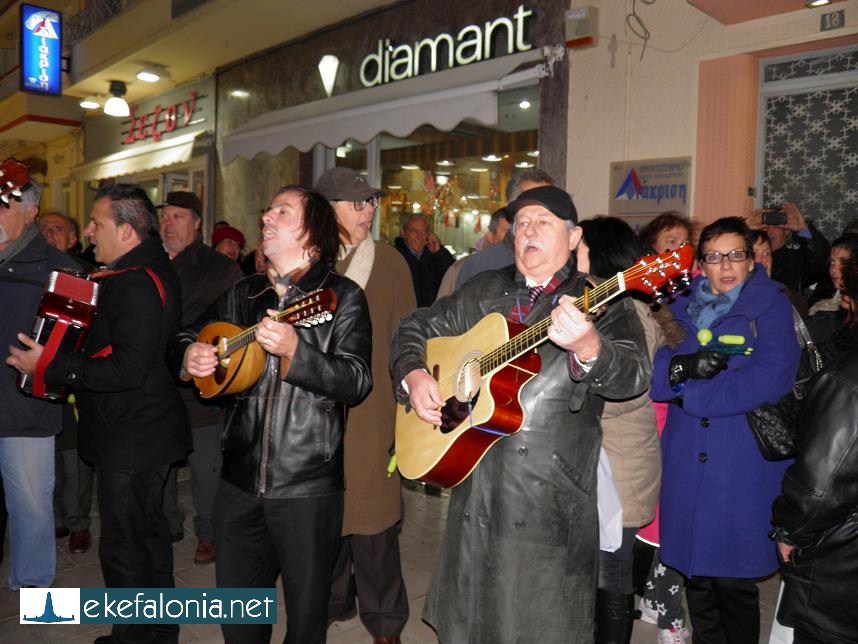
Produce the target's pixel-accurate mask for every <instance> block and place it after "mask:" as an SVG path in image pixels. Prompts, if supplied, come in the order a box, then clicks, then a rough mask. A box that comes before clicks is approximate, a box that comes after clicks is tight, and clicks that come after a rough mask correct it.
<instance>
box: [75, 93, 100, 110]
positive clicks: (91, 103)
mask: <svg viewBox="0 0 858 644" xmlns="http://www.w3.org/2000/svg"><path fill="white" fill-rule="evenodd" d="M101 101H102V99H101V97H99V96H87V97H86V98H82V99H80V102H79V103H78V105H80V106H81V107H82V108H83V109H85V110H97V109H98V108H99V107H101Z"/></svg>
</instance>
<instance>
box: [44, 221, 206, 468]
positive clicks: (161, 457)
mask: <svg viewBox="0 0 858 644" xmlns="http://www.w3.org/2000/svg"><path fill="white" fill-rule="evenodd" d="M132 267H148V268H149V269H151V270H153V271H154V272H155V273H156V274H157V276H158V278H159V280H160V283H161V285H162V286H163V300H162V298H161V293H160V292H159V289H158V285H157V284H156V282H155V280H153V279H152V277H150V275H149V274H148V272H147V271H145V270H142V269H137V270H129V271H126V272H123V273H120V274H118V275H114V276H111V277H107V278H105V279H103V280H101V281H100V289H99V298H98V308H97V314H96V316H95V320H94V322H93V324H92V328H91V330H90V333H89V336H88V337H87V339H86V344H85V345H84V349H83V353H80V354H65V353H64V354H57V356H56V358H54V360H53V362H51V364H50V365H49V366H48V368H47V370H46V373H45V380H46V381H48V382H52V383H56V384H59V383H64V384H66V385H68V386H69V387H70V388H72V390H73V391H74V393H75V397H76V398H77V405H78V409H79V411H80V425H79V431H80V437H79V450H80V455H81V457H82V458H83V459H84V460H86V461H89V462H90V463H92V464H93V465H95V466H96V467H99V468H104V469H134V470H142V469H148V468H152V467H156V466H158V465H165V464H168V463H173V462H175V461H178V460H181V459H182V458H184V457H185V455H186V454H187V453H188V451H190V434H189V432H188V427H187V420H186V418H185V408H184V405H183V404H182V400H181V398H180V397H179V390H178V388H177V387H176V384H175V382H174V380H173V377H172V375H171V374H170V371H169V370H168V369H167V364H166V361H165V351H166V346H167V341H168V339H169V338H170V337H172V335H173V334H174V333H175V332H176V330H178V328H179V319H180V315H181V300H180V296H179V280H178V278H177V277H176V272H175V270H173V265H172V263H171V262H170V258H169V257H168V256H167V253H165V252H164V249H163V247H162V246H161V240H160V239H158V238H155V239H148V240H146V241H144V242H143V243H141V244H140V245H139V246H137V247H135V248H134V249H132V250H131V251H129V252H127V253H126V254H125V255H123V256H122V257H120V258H119V260H118V261H117V262H116V265H115V266H114V270H117V271H120V270H122V269H124V268H132ZM108 347H110V354H109V355H107V356H106V357H95V355H96V354H99V353H101V354H103V353H107V348H108Z"/></svg>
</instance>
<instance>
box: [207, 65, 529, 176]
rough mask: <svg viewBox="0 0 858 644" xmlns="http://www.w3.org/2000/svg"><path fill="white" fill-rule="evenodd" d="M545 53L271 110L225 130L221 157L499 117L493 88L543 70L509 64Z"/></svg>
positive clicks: (365, 139) (516, 83)
mask: <svg viewBox="0 0 858 644" xmlns="http://www.w3.org/2000/svg"><path fill="white" fill-rule="evenodd" d="M543 57H544V56H543V52H542V50H541V49H534V50H531V51H527V52H523V53H520V54H514V55H512V56H504V57H502V58H496V59H492V60H489V61H486V62H482V63H475V64H472V65H465V66H464V67H456V68H453V69H448V70H445V71H442V72H436V73H434V74H426V75H424V76H418V77H416V78H409V79H406V80H402V81H397V82H394V83H389V84H386V85H381V86H379V87H372V88H370V89H364V90H358V91H356V92H350V93H348V94H342V95H340V96H334V97H332V98H327V99H324V100H320V101H313V102H311V103H303V104H301V105H295V106H293V107H286V108H283V109H281V110H275V111H272V112H268V113H267V114H263V115H262V116H258V117H257V118H255V119H253V120H252V121H249V122H248V123H245V124H244V125H242V126H241V127H238V128H236V129H235V130H233V131H232V132H230V133H229V134H227V135H226V136H225V137H223V141H222V145H223V149H222V152H221V155H222V157H221V158H222V161H223V163H229V162H230V161H232V160H234V159H235V158H236V157H243V158H245V159H252V158H253V157H255V156H256V155H257V154H259V153H260V152H267V153H268V154H271V155H275V154H279V153H280V152H281V151H282V150H284V149H285V148H286V147H288V146H292V147H294V148H296V149H298V150H300V151H301V152H307V151H309V150H310V149H311V148H312V147H313V146H314V145H315V144H316V143H322V144H324V145H326V146H328V147H330V148H335V147H337V146H339V145H342V144H343V143H344V142H345V141H346V140H347V139H355V140H357V141H360V142H361V143H367V142H369V141H370V140H371V139H372V138H373V137H375V136H376V135H377V134H380V133H381V132H388V133H389V134H392V135H394V136H400V137H404V136H407V135H409V134H411V133H412V132H413V131H414V130H415V129H417V128H418V127H420V126H421V125H424V124H429V125H433V126H435V127H436V128H438V129H439V130H452V129H453V128H454V127H455V126H456V125H458V124H459V123H461V122H462V121H463V120H465V119H473V120H476V121H478V122H480V123H482V124H483V125H496V124H497V119H498V100H497V93H498V91H499V90H501V89H504V88H509V87H512V86H520V85H523V84H526V83H528V82H530V83H533V82H535V80H536V79H537V78H538V77H539V76H540V75H544V74H545V72H543V71H541V68H537V67H531V68H530V69H526V70H524V71H523V72H522V71H519V72H516V73H511V72H513V70H515V69H516V68H517V67H520V66H521V65H523V64H525V63H529V62H533V61H537V60H541V59H542V58H543Z"/></svg>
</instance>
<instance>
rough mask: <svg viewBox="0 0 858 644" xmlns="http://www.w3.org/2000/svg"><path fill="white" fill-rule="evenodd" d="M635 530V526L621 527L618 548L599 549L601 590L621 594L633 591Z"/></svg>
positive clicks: (628, 593) (636, 530) (629, 593)
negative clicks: (610, 550)
mask: <svg viewBox="0 0 858 644" xmlns="http://www.w3.org/2000/svg"><path fill="white" fill-rule="evenodd" d="M637 532H638V529H637V528H623V537H622V542H621V543H620V547H619V548H617V549H616V550H615V551H614V552H605V551H604V550H600V551H599V588H601V589H602V590H607V591H608V592H611V593H618V594H622V595H631V594H632V593H634V592H635V586H634V582H633V581H632V568H633V566H634V546H635V542H636V541H637V537H636V536H635V535H636V534H637Z"/></svg>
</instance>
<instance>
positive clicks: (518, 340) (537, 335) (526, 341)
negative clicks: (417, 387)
mask: <svg viewBox="0 0 858 644" xmlns="http://www.w3.org/2000/svg"><path fill="white" fill-rule="evenodd" d="M660 259H661V258H660V257H658V258H656V259H655V260H653V261H651V262H649V263H648V264H637V265H635V266H633V267H631V268H629V269H627V270H626V271H624V272H623V273H621V274H618V275H614V277H611V278H609V279H607V280H605V281H604V282H602V283H601V284H599V285H598V286H596V287H594V288H593V289H590V290H589V291H586V292H585V293H584V294H583V295H580V296H578V297H577V298H576V299H575V302H574V306H575V308H577V309H578V310H580V311H583V310H584V306H585V304H586V302H587V301H588V300H589V299H590V298H593V297H595V298H596V301H597V305H596V306H595V307H592V308H599V307H601V306H602V305H604V304H605V303H606V302H607V301H608V300H610V299H611V298H613V297H615V296H617V295H619V294H620V293H622V292H623V291H620V290H616V292H613V293H611V291H614V290H615V289H619V275H622V276H623V279H624V280H625V281H629V280H635V279H637V278H639V277H642V276H644V275H646V274H647V273H649V272H651V270H652V269H653V267H654V266H656V265H657V264H658V263H659V260H660ZM679 259H681V258H680V257H679V256H678V255H676V254H674V253H672V254H671V256H670V259H668V260H667V261H664V262H662V265H663V266H664V267H669V268H673V269H677V270H678V269H679V268H680V267H679V266H678V265H677V264H676V263H675V262H672V261H671V260H679ZM609 293H611V295H610V297H606V298H605V299H604V301H602V296H603V295H608V294H609ZM549 326H551V316H550V315H549V316H547V317H545V318H543V319H542V320H540V321H539V322H536V323H535V324H533V325H531V326H529V327H528V328H527V329H525V330H524V331H522V332H521V333H519V334H517V335H515V336H513V337H512V338H510V339H509V340H508V341H507V342H505V343H504V344H502V345H500V346H499V347H496V348H495V349H493V350H492V351H490V352H489V353H487V354H485V355H484V356H480V357H479V358H478V362H479V365H480V376H483V375H485V374H486V373H487V372H488V371H491V370H492V369H495V368H497V367H499V366H501V365H503V364H506V363H508V362H511V361H512V360H514V359H515V358H516V357H518V356H519V355H521V354H524V353H526V352H527V351H529V350H531V349H533V348H534V347H536V346H537V345H539V344H541V343H542V342H544V341H545V340H546V339H547V338H548V327H549ZM458 376H459V373H458V372H457V373H456V374H453V375H452V376H448V377H447V378H444V379H442V380H440V381H439V383H438V384H439V388H441V387H443V388H444V389H447V388H450V389H451V390H452V388H453V383H454V382H455V380H456V379H457V378H458ZM442 397H445V396H444V395H443V394H442Z"/></svg>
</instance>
